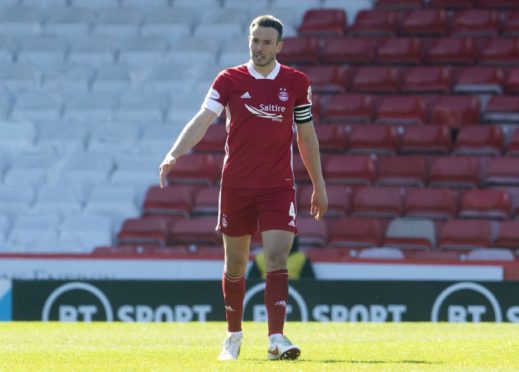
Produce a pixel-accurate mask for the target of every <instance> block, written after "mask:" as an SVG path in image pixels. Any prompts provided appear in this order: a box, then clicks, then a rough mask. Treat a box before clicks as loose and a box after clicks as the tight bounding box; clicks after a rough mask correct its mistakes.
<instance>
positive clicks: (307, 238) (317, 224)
mask: <svg viewBox="0 0 519 372" xmlns="http://www.w3.org/2000/svg"><path fill="white" fill-rule="evenodd" d="M297 236H298V238H299V245H300V246H306V247H325V246H326V244H327V242H328V231H327V227H326V222H325V221H324V220H320V221H316V220H315V219H314V218H313V217H300V218H298V219H297Z"/></svg>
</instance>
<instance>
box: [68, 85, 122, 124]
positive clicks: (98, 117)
mask: <svg viewBox="0 0 519 372" xmlns="http://www.w3.org/2000/svg"><path fill="white" fill-rule="evenodd" d="M118 102H119V95H118V93H108V92H96V93H92V92H84V93H83V92H76V93H72V94H70V95H69V96H67V97H65V105H64V112H63V119H65V120H73V121H77V122H83V123H87V122H89V123H92V122H94V123H99V122H105V121H109V120H110V119H111V118H112V113H113V111H114V110H115V108H116V107H117V105H118Z"/></svg>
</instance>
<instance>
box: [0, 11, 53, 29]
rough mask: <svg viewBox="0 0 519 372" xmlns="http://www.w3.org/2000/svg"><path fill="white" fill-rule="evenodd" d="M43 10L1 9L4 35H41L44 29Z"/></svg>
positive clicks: (0, 22)
mask: <svg viewBox="0 0 519 372" xmlns="http://www.w3.org/2000/svg"><path fill="white" fill-rule="evenodd" d="M42 21H43V15H42V14H41V10H40V9H37V8H34V7H30V6H13V7H9V8H0V24H1V25H2V34H16V35H29V34H39V33H41V29H42Z"/></svg>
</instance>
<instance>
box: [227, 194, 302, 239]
mask: <svg viewBox="0 0 519 372" xmlns="http://www.w3.org/2000/svg"><path fill="white" fill-rule="evenodd" d="M295 198H296V192H295V189H294V188H274V189H243V188H235V187H225V186H222V187H221V189H220V210H219V213H218V227H217V228H218V229H219V230H221V231H222V233H224V234H225V235H228V236H242V235H254V233H255V231H256V228H257V227H258V225H259V228H260V231H266V230H286V231H290V232H293V233H294V234H296V233H297V228H296V201H295Z"/></svg>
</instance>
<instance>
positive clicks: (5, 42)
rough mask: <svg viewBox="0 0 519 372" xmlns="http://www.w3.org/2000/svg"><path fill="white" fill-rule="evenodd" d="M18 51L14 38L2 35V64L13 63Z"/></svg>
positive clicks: (0, 46)
mask: <svg viewBox="0 0 519 372" xmlns="http://www.w3.org/2000/svg"><path fill="white" fill-rule="evenodd" d="M15 50H16V42H15V41H14V37H10V36H9V35H0V63H12V62H13V61H14V54H15Z"/></svg>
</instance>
